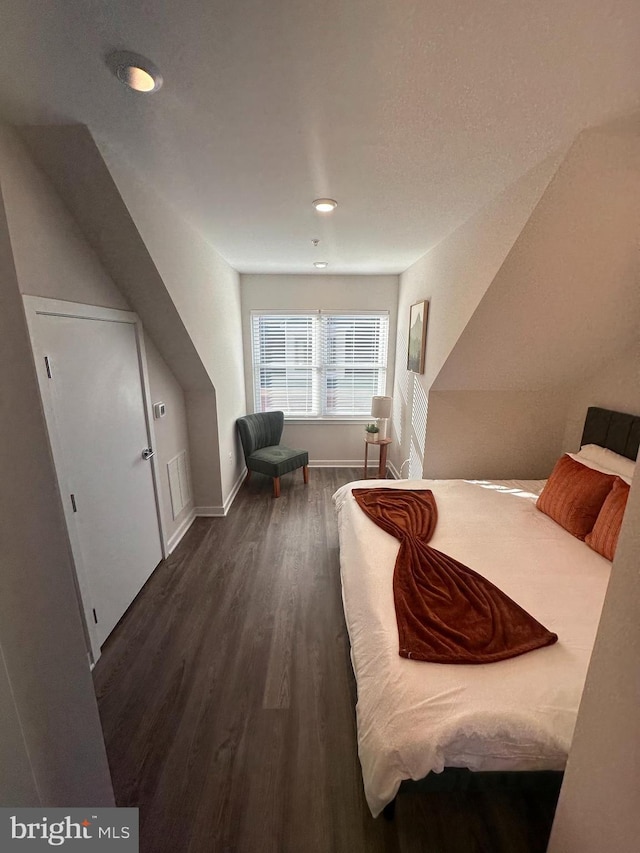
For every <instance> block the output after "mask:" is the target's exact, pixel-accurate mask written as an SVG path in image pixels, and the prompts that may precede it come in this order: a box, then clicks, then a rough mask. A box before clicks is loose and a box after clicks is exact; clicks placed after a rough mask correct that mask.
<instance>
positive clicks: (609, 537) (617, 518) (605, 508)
mask: <svg viewBox="0 0 640 853" xmlns="http://www.w3.org/2000/svg"><path fill="white" fill-rule="evenodd" d="M628 497H629V486H628V484H627V483H625V482H624V480H621V479H620V478H619V477H616V479H615V482H614V484H613V488H612V489H611V491H610V492H609V494H608V495H607V497H606V500H605V502H604V503H603V504H602V509H601V510H600V514H599V515H598V518H597V520H596V523H595V525H594V528H593V530H592V531H591V533H589V535H588V536H587V538H586V539H585V540H584V541H585V542H586V543H587V545H588V546H589V547H590V548H593V550H594V551H597V552H598V554H602V556H603V557H606V559H607V560H613V558H614V556H615V553H616V546H617V544H618V536H619V535H620V527H621V525H622V516H623V515H624V511H625V509H626V507H627V498H628Z"/></svg>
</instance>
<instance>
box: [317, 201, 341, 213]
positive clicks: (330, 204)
mask: <svg viewBox="0 0 640 853" xmlns="http://www.w3.org/2000/svg"><path fill="white" fill-rule="evenodd" d="M313 206H314V207H315V209H316V210H317V211H318V213H331V211H332V210H335V209H336V207H337V206H338V202H337V201H334V200H333V199H332V198H317V199H316V200H315V201H314V202H313Z"/></svg>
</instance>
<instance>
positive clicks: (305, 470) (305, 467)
mask: <svg viewBox="0 0 640 853" xmlns="http://www.w3.org/2000/svg"><path fill="white" fill-rule="evenodd" d="M302 476H303V477H304V484H305V486H306V485H307V483H308V482H309V466H308V465H303V466H302Z"/></svg>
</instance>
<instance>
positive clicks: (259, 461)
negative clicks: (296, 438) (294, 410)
mask: <svg viewBox="0 0 640 853" xmlns="http://www.w3.org/2000/svg"><path fill="white" fill-rule="evenodd" d="M236 424H237V427H238V432H239V433H240V441H241V442H242V449H243V451H244V461H245V462H246V463H247V469H248V474H247V480H249V479H250V477H251V472H252V471H258V472H259V473H260V474H266V475H267V477H273V496H274V498H279V497H280V477H281V476H282V475H283V474H288V473H289V471H295V469H296V468H302V475H303V477H304V482H305V484H306V483H308V482H309V453H308V452H307V451H306V450H290V449H289V448H288V447H284V446H283V445H282V444H280V439H281V437H282V430H283V429H284V412H257V413H256V414H254V415H245V416H244V417H243V418H238V420H237V421H236Z"/></svg>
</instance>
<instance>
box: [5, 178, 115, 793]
mask: <svg viewBox="0 0 640 853" xmlns="http://www.w3.org/2000/svg"><path fill="white" fill-rule="evenodd" d="M3 181H4V173H3V172H0V185H1V184H2V183H3ZM0 388H1V389H2V393H1V394H0V423H1V424H2V441H0V474H1V476H0V542H1V543H2V548H1V551H0V648H1V650H2V655H3V658H4V666H5V668H6V676H7V678H6V679H5V683H4V685H0V689H1V690H3V691H5V688H6V682H7V680H8V682H9V684H10V687H11V693H12V699H13V703H14V711H15V715H16V716H17V717H18V719H19V723H20V728H21V731H22V737H23V744H20V743H19V742H16V743H15V749H16V751H17V755H16V754H14V760H13V761H9V762H8V763H5V762H4V761H3V762H1V763H0V778H1V779H2V781H1V782H0V790H2V791H3V792H5V794H4V796H5V797H6V799H5V800H4V801H3V805H12V806H20V805H25V806H28V805H34V789H35V792H37V801H38V802H40V803H41V804H42V805H50V806H79V805H86V806H89V805H91V806H110V805H113V792H112V789H111V780H110V777H109V768H108V765H107V758H106V754H105V749H104V742H103V739H102V732H101V729H100V720H99V717H98V709H97V705H96V699H95V694H94V692H93V683H92V680H91V673H90V671H89V661H88V658H87V651H86V649H87V646H86V642H85V636H84V631H83V626H82V622H81V618H80V610H79V607H78V602H77V597H76V589H75V584H74V577H73V568H72V565H71V560H70V555H69V545H68V539H67V533H66V528H65V523H64V517H63V513H62V507H61V503H60V497H59V494H58V490H57V486H56V477H55V472H54V468H53V462H52V459H51V455H50V452H49V445H48V440H47V434H46V428H45V423H44V417H43V413H42V405H41V401H40V397H39V392H38V387H37V382H36V375H35V369H34V364H33V358H32V354H31V348H30V344H29V337H28V333H27V328H26V323H25V319H24V312H23V307H22V298H21V295H20V292H19V289H18V282H17V277H16V271H15V266H14V262H13V256H12V252H11V244H10V240H9V230H8V226H7V221H6V217H5V212H4V204H3V202H2V198H1V197H0ZM5 698H6V696H5ZM14 722H15V720H14ZM3 725H4V721H3ZM3 752H4V750H3ZM25 753H26V761H28V763H29V765H30V767H31V773H32V777H33V784H29V780H28V778H27V777H26V776H25V773H24V772H22V773H21V774H19V773H16V776H15V777H13V775H12V774H13V770H14V769H15V770H16V771H17V770H18V764H17V763H18V762H19V764H20V765H21V767H22V770H23V771H25V770H26V762H25Z"/></svg>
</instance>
